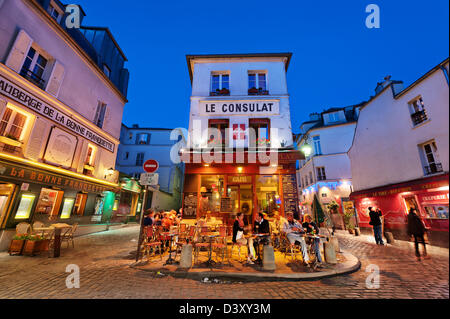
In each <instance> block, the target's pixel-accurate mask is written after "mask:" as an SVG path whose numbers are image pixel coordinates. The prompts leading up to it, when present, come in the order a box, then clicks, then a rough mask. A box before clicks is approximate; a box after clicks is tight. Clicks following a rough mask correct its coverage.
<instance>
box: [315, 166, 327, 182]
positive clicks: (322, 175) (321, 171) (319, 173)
mask: <svg viewBox="0 0 450 319" xmlns="http://www.w3.org/2000/svg"><path fill="white" fill-rule="evenodd" d="M316 170H317V180H319V181H324V180H326V179H327V176H326V175H325V167H316Z"/></svg>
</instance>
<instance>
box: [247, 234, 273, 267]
mask: <svg viewBox="0 0 450 319" xmlns="http://www.w3.org/2000/svg"><path fill="white" fill-rule="evenodd" d="M268 236H270V234H253V235H251V237H252V238H253V239H255V242H256V247H257V249H256V254H257V258H256V260H255V264H262V259H261V249H260V248H259V245H260V244H261V240H262V239H264V238H266V237H268Z"/></svg>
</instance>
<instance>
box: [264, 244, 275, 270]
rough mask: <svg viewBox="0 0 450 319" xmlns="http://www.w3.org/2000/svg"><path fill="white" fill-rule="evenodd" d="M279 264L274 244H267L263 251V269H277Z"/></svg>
mask: <svg viewBox="0 0 450 319" xmlns="http://www.w3.org/2000/svg"><path fill="white" fill-rule="evenodd" d="M276 268H277V266H276V265H275V253H274V251H273V246H272V245H265V246H264V251H263V269H264V270H275V269H276Z"/></svg>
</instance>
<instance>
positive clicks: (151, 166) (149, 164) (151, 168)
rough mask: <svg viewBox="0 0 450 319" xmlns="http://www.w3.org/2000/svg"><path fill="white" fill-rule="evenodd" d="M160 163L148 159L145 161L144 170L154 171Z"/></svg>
mask: <svg viewBox="0 0 450 319" xmlns="http://www.w3.org/2000/svg"><path fill="white" fill-rule="evenodd" d="M158 167H159V163H158V162H157V161H155V160H147V161H145V163H144V171H146V172H147V173H154V172H156V171H157V170H158Z"/></svg>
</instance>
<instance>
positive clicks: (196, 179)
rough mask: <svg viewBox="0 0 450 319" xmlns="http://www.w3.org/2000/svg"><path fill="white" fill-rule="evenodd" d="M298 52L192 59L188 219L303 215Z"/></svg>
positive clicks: (186, 193)
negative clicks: (295, 86)
mask: <svg viewBox="0 0 450 319" xmlns="http://www.w3.org/2000/svg"><path fill="white" fill-rule="evenodd" d="M291 55H292V54H291V53H268V54H217V55H188V56H187V64H188V69H189V75H190V79H191V84H192V95H191V97H190V103H191V107H190V119H189V134H188V139H187V147H186V149H184V150H182V160H183V162H184V163H185V164H186V171H185V183H184V190H183V191H184V193H183V218H185V219H189V218H197V217H200V216H204V215H208V214H209V215H211V216H214V217H217V218H220V219H222V220H224V221H225V222H232V220H233V218H234V216H235V214H236V213H237V212H243V213H244V214H245V217H246V219H247V220H252V219H253V217H254V216H255V214H256V213H258V212H266V213H267V214H269V216H271V215H272V214H273V213H274V211H276V210H278V211H279V212H280V213H281V214H282V215H284V213H285V212H286V211H294V212H295V211H297V210H298V198H297V195H298V194H297V185H296V178H295V164H296V161H297V159H299V158H303V157H302V156H301V154H300V153H299V152H298V151H296V150H295V149H294V146H293V136H292V128H291V118H290V105H289V94H288V89H287V81H286V72H287V69H288V66H289V62H290V59H291Z"/></svg>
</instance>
